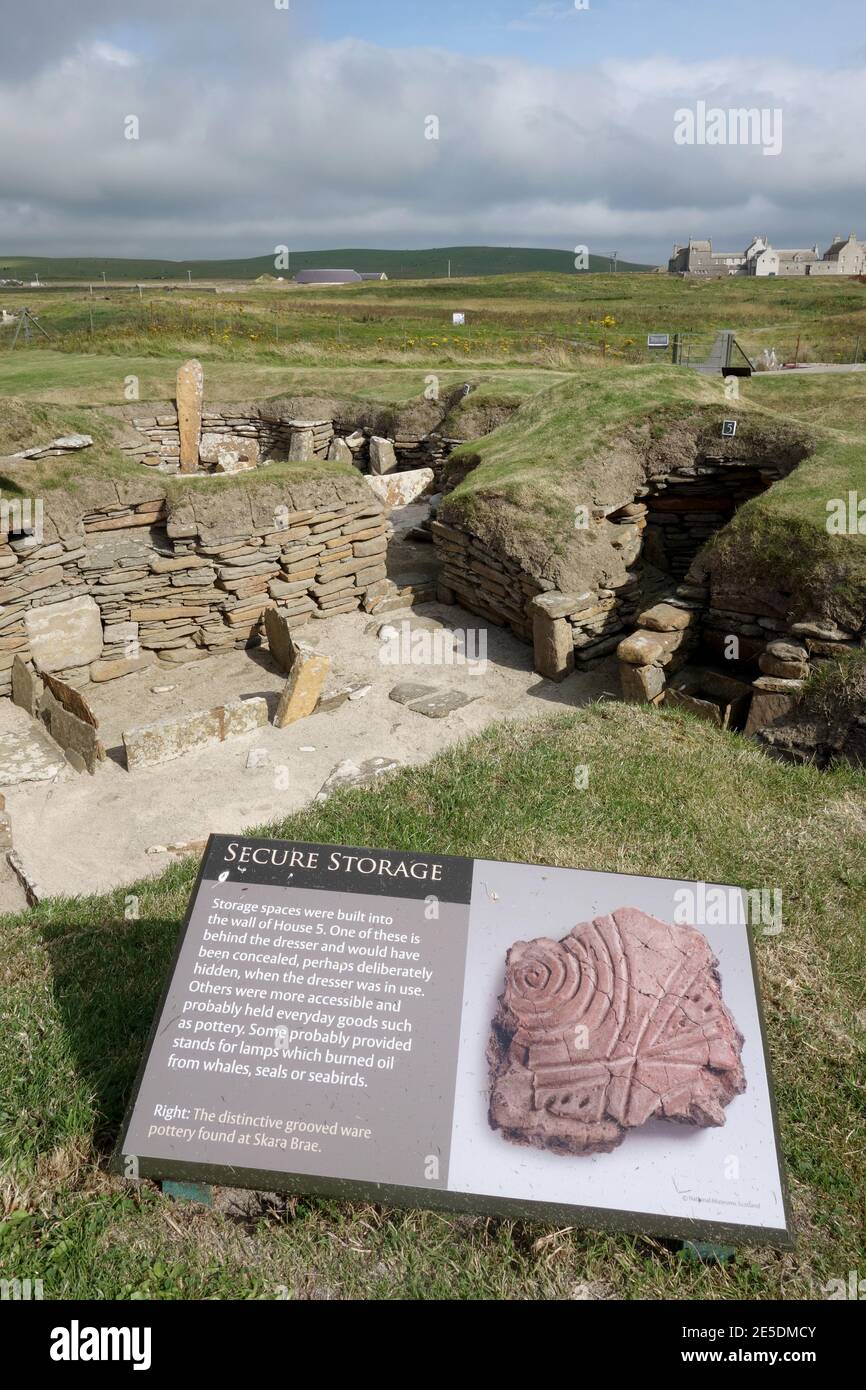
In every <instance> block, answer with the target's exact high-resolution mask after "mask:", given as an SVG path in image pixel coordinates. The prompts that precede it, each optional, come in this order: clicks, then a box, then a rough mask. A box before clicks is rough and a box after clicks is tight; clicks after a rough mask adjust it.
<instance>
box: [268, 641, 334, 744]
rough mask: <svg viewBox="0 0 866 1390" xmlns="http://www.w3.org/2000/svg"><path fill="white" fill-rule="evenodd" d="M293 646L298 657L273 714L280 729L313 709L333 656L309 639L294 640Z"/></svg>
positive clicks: (276, 725) (275, 724)
mask: <svg viewBox="0 0 866 1390" xmlns="http://www.w3.org/2000/svg"><path fill="white" fill-rule="evenodd" d="M294 648H295V660H294V663H293V665H292V669H291V673H290V675H289V679H288V680H287V681H286V684H285V688H284V690H283V693H282V694H281V696H280V703H279V704H278V706H277V712H276V714H275V715H274V726H275V727H276V728H277V729H284V728H285V726H286V725H287V724H294V723H295V721H296V720H298V719H304V718H305V717H306V715H308V714H312V713H313V710H314V709H315V708H316V705H317V704H318V702H319V696H320V695H321V693H322V687H323V685H324V684H325V679H326V677H327V674H328V671H329V669H330V665H331V659H330V657H327V656H323V655H322V654H321V652H317V651H315V650H314V649H313V648H312V647H310V646H307V644H306V642H295V643H294Z"/></svg>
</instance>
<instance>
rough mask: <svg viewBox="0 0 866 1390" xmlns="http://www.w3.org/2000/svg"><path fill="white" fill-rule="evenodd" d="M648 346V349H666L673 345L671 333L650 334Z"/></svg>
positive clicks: (647, 341)
mask: <svg viewBox="0 0 866 1390" xmlns="http://www.w3.org/2000/svg"><path fill="white" fill-rule="evenodd" d="M646 345H647V347H648V348H666V347H670V345H671V335H670V333H649V334H648V335H647V340H646Z"/></svg>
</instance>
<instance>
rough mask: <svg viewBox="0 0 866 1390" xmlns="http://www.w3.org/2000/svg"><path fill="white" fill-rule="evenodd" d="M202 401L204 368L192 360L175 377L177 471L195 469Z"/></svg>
mask: <svg viewBox="0 0 866 1390" xmlns="http://www.w3.org/2000/svg"><path fill="white" fill-rule="evenodd" d="M203 401H204V368H203V367H202V365H201V363H200V362H198V361H196V359H195V358H194V357H193V358H191V359H190V360H189V362H184V364H183V366H182V367H181V368H180V370H179V372H178V374H177V428H178V433H179V434H180V471H181V473H194V472H195V471H196V469H197V468H198V448H199V441H200V439H201V412H202V403H203Z"/></svg>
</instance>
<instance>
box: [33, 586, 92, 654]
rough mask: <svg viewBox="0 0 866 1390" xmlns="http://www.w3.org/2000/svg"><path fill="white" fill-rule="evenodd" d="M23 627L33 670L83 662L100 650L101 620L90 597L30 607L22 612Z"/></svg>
mask: <svg viewBox="0 0 866 1390" xmlns="http://www.w3.org/2000/svg"><path fill="white" fill-rule="evenodd" d="M24 628H25V631H26V633H27V640H28V642H29V644H30V653H31V656H32V657H33V662H34V665H35V666H36V669H37V671H63V670H66V669H68V668H71V667H75V666H87V665H89V664H90V662H91V661H95V660H96V659H97V657H99V656H101V654H102V621H101V619H100V616H99V607H98V605H97V604H96V603H95V602H94V600H93V599H92V598H88V597H85V596H81V597H80V598H71V599H66V600H65V601H64V602H62V603H50V604H48V605H46V607H44V608H30V609H28V611H27V612H26V613H25V614H24Z"/></svg>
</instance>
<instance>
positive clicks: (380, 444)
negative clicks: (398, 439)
mask: <svg viewBox="0 0 866 1390" xmlns="http://www.w3.org/2000/svg"><path fill="white" fill-rule="evenodd" d="M396 467H397V455H396V454H395V452H394V445H393V444H392V443H391V440H390V439H382V438H380V437H379V435H377V434H374V435H373V438H372V439H371V440H370V472H371V473H393V472H394V469H395V468H396Z"/></svg>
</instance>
